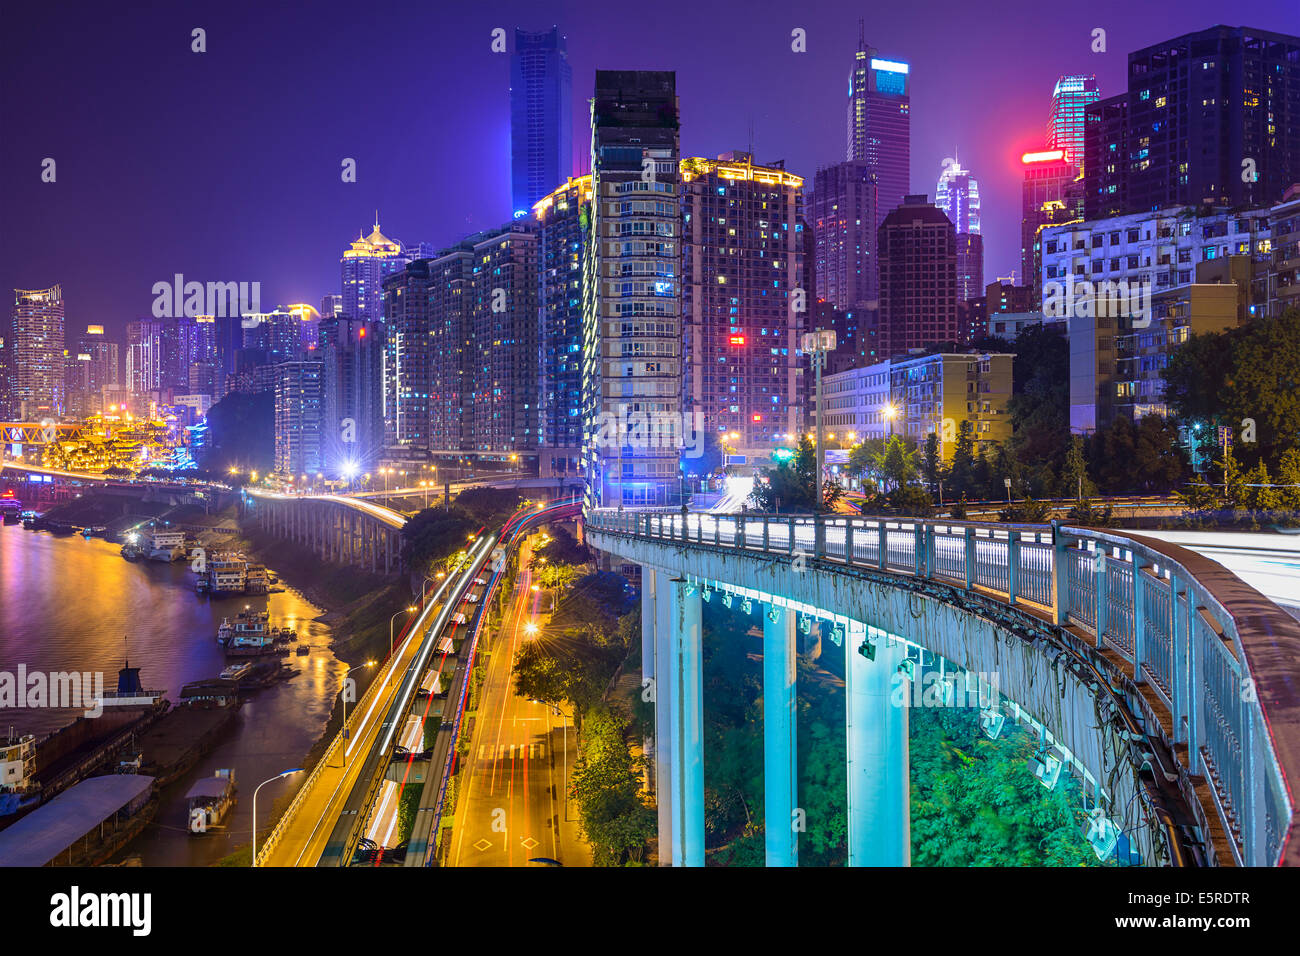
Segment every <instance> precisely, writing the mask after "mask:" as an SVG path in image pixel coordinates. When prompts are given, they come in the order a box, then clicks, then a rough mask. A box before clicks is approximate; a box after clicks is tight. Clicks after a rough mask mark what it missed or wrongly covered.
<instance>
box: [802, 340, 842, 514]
mask: <svg viewBox="0 0 1300 956" xmlns="http://www.w3.org/2000/svg"><path fill="white" fill-rule="evenodd" d="M800 344H801V345H802V346H803V350H804V351H805V352H806V353H808V360H809V362H811V363H812V367H813V373H814V375H816V377H817V428H816V431H817V503H816V507H817V509H818V510H821V507H822V468H823V462H824V461H825V457H826V452H825V448H824V447H823V446H822V405H823V402H822V369H823V368H825V367H826V353H827V352H833V351H835V330H834V329H818V330H817V331H815V332H805V333H804V334H803V337H802V339H801V340H800Z"/></svg>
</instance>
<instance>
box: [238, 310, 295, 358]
mask: <svg viewBox="0 0 1300 956" xmlns="http://www.w3.org/2000/svg"><path fill="white" fill-rule="evenodd" d="M240 324H241V325H242V326H243V329H244V348H245V349H248V350H251V351H256V352H261V353H262V354H263V356H264V358H263V364H265V365H280V364H282V363H284V362H292V361H295V360H297V359H299V358H301V357H302V352H303V345H302V338H303V336H302V317H301V315H300V314H299V313H295V312H290V311H287V310H286V309H282V308H278V309H276V310H275V311H273V312H250V313H248V314H246V315H243V316H241V322H240Z"/></svg>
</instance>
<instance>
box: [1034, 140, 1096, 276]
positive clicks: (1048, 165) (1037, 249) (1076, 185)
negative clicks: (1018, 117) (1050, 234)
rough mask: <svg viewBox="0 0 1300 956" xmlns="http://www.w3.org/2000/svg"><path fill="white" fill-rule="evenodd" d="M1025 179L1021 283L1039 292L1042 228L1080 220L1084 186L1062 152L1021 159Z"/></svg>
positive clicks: (1043, 153)
mask: <svg viewBox="0 0 1300 956" xmlns="http://www.w3.org/2000/svg"><path fill="white" fill-rule="evenodd" d="M1020 163H1021V165H1022V166H1024V170H1025V178H1024V183H1023V186H1022V188H1021V199H1020V268H1021V270H1022V271H1023V273H1024V280H1023V281H1024V283H1025V284H1026V285H1033V287H1034V289H1035V290H1036V291H1037V292H1041V291H1042V279H1041V275H1040V273H1041V266H1042V244H1041V234H1042V231H1043V229H1044V228H1045V227H1047V226H1051V225H1057V224H1060V223H1065V222H1073V221H1074V220H1076V219H1079V218H1081V217H1082V214H1083V208H1082V198H1083V184H1082V181H1079V180H1078V170H1077V169H1076V168H1075V167H1073V166H1071V165H1070V164H1069V163H1067V162H1066V161H1065V150H1063V149H1045V150H1037V151H1035V152H1031V153H1025V154H1024V155H1023V156H1021V157H1020Z"/></svg>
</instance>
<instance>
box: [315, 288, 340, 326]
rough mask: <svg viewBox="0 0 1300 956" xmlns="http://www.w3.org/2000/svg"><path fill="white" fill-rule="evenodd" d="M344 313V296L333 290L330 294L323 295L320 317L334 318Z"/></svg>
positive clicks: (323, 318)
mask: <svg viewBox="0 0 1300 956" xmlns="http://www.w3.org/2000/svg"><path fill="white" fill-rule="evenodd" d="M342 314H343V296H342V295H341V294H340V293H337V292H331V293H330V294H329V295H324V296H321V300H320V317H321V319H322V321H323V320H325V319H332V318H334V317H335V316H336V315H342Z"/></svg>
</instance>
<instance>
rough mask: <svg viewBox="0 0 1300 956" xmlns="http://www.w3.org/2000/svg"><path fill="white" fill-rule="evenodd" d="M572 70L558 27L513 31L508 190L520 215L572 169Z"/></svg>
mask: <svg viewBox="0 0 1300 956" xmlns="http://www.w3.org/2000/svg"><path fill="white" fill-rule="evenodd" d="M572 130H573V69H572V67H570V66H569V54H568V46H567V42H566V41H565V38H564V37H562V36H560V30H559V28H558V27H551V29H549V30H545V31H541V32H536V33H532V32H529V31H527V30H519V29H516V30H515V52H514V53H513V54H511V57H510V195H511V203H512V205H511V207H510V208H511V209H512V210H513V211H514V214H515V217H516V218H521V217H522V216H525V215H527V214H528V213H529V212H530V211H531V210H532V208H533V205H534V204H535V203H536V202H538V201H539V200H540V199H541V198H542V197H543V196H545V195H547V194H548V193H549V192H550V191H551V190H552V189H554V188H555V187H556V185H557V184H558V183H562V182H564V180H565V179H566V178H567V177H568V176H570V175H571V174H572V172H573V132H572Z"/></svg>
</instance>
